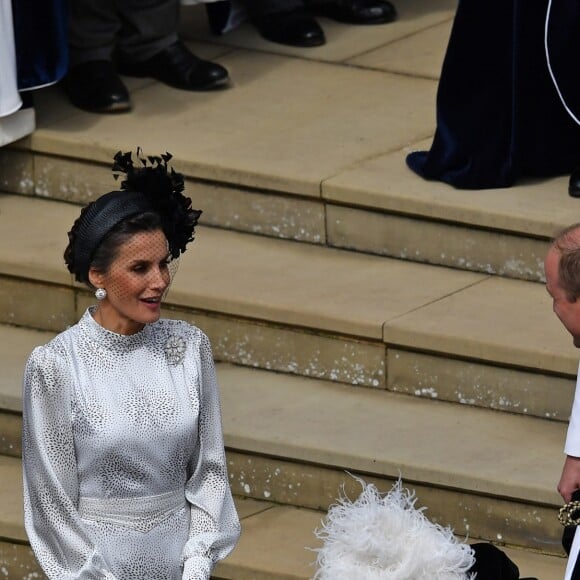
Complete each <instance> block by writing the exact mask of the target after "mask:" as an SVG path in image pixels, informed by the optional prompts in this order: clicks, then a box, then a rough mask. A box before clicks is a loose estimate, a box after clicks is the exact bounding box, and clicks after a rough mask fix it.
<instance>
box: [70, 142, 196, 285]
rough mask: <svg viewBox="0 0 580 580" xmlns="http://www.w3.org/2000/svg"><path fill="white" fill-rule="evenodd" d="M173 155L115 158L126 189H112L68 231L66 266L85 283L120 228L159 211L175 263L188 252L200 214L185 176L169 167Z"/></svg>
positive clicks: (121, 155) (116, 171)
mask: <svg viewBox="0 0 580 580" xmlns="http://www.w3.org/2000/svg"><path fill="white" fill-rule="evenodd" d="M171 158H172V155H171V154H170V153H165V154H162V155H159V156H147V157H144V156H142V155H141V150H140V149H137V159H138V164H137V166H135V164H134V163H133V157H132V152H130V151H129V152H126V153H123V152H121V151H119V152H118V153H117V154H116V155H115V157H114V163H113V167H112V170H113V173H114V177H115V179H118V178H119V176H120V175H121V174H123V179H122V181H121V189H120V191H111V192H109V193H106V194H105V195H103V196H101V197H99V198H98V199H96V200H95V201H94V202H92V203H90V204H89V205H87V206H86V207H85V208H83V210H82V211H81V215H80V216H79V217H78V219H77V220H76V221H75V223H74V225H73V227H72V229H71V231H70V232H69V233H68V236H69V245H68V247H67V249H66V250H65V254H64V257H65V262H66V264H67V267H68V269H69V271H70V272H71V273H73V274H74V275H75V278H76V279H77V280H78V281H80V282H87V280H88V272H89V268H90V266H91V261H92V258H93V256H94V254H95V250H96V249H97V248H98V246H99V245H100V244H101V242H102V241H103V240H104V238H105V237H106V236H107V234H108V233H109V232H111V231H112V230H113V229H114V228H115V227H116V226H117V225H118V224H120V223H121V222H123V221H124V220H126V219H128V218H131V217H133V216H135V215H138V214H141V213H149V212H152V213H155V214H157V216H158V217H159V220H160V222H161V228H162V229H163V233H164V234H165V237H166V238H167V241H168V244H169V253H170V256H171V259H172V260H173V259H176V258H178V257H179V256H180V254H181V253H183V252H185V250H186V248H187V244H188V243H189V242H191V241H193V239H194V230H195V226H196V225H197V222H198V220H199V216H200V215H201V211H200V210H196V209H192V207H191V199H190V198H189V197H186V196H185V195H184V194H183V191H184V178H183V175H182V174H181V173H177V172H176V171H175V170H174V169H173V168H172V167H169V166H168V162H169V161H170V160H171Z"/></svg>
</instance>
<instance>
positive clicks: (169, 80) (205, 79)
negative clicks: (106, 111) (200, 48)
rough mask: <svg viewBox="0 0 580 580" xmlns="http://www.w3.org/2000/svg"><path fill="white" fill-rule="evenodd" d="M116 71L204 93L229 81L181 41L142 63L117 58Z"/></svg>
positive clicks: (218, 67)
mask: <svg viewBox="0 0 580 580" xmlns="http://www.w3.org/2000/svg"><path fill="white" fill-rule="evenodd" d="M118 69H119V72H120V73H121V74H124V75H128V76H131V77H150V78H153V79H157V80H158V81H161V82H162V83H165V84H166V85H169V86H171V87H175V88H177V89H184V90H186V91H207V90H211V89H215V88H218V87H222V86H224V85H225V84H227V83H228V81H229V74H228V71H227V70H226V69H225V68H224V67H223V66H221V65H219V64H216V63H214V62H210V61H209V60H202V59H201V58H198V57H197V56H195V54H193V53H192V52H191V51H190V50H189V49H188V48H187V46H185V44H183V42H181V41H177V42H175V43H174V44H172V45H171V46H168V47H167V48H166V49H164V50H162V51H161V52H158V53H157V54H156V55H154V56H152V57H151V58H149V59H147V60H145V61H141V62H128V61H123V60H122V59H120V60H119V62H118Z"/></svg>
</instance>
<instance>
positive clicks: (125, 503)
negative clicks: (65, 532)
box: [78, 489, 186, 533]
mask: <svg viewBox="0 0 580 580" xmlns="http://www.w3.org/2000/svg"><path fill="white" fill-rule="evenodd" d="M184 507H186V501H185V491H184V490H183V489H177V490H175V491H170V492H167V493H160V494H158V495H147V496H140V497H123V498H97V497H81V498H80V499H79V508H78V509H79V515H80V516H81V518H83V519H84V520H90V521H95V522H100V523H102V522H109V523H112V524H115V525H118V526H124V527H126V528H131V529H132V530H137V531H139V532H144V533H145V532H148V531H150V530H151V529H153V528H154V527H155V526H156V525H158V524H159V523H161V522H162V521H163V520H165V519H166V518H168V517H169V516H171V515H172V514H174V513H176V512H178V511H179V510H181V509H182V508H184Z"/></svg>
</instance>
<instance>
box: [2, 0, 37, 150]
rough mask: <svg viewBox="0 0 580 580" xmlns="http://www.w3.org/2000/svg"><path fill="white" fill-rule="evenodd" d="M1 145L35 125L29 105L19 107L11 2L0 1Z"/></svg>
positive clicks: (17, 137)
mask: <svg viewBox="0 0 580 580" xmlns="http://www.w3.org/2000/svg"><path fill="white" fill-rule="evenodd" d="M0 79H2V81H1V82H0V147H2V146H3V145H7V144H8V143H12V142H13V141H16V140H18V139H21V138H22V137H24V136H26V135H29V134H30V133H32V132H33V131H34V128H35V117H34V111H33V110H32V109H24V110H22V111H20V110H19V109H20V107H21V106H22V100H21V99H20V95H19V94H18V85H17V78H16V50H15V47H14V26H13V19H12V3H11V2H9V1H5V2H0Z"/></svg>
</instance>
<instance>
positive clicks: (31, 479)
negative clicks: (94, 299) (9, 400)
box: [23, 346, 115, 580]
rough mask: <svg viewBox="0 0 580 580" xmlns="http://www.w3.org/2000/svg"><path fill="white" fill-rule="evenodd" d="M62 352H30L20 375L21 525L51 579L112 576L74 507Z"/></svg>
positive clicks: (67, 382) (69, 415)
mask: <svg viewBox="0 0 580 580" xmlns="http://www.w3.org/2000/svg"><path fill="white" fill-rule="evenodd" d="M66 361H67V359H66V355H64V354H61V353H58V352H57V351H56V350H55V349H54V348H51V347H49V346H45V347H38V348H36V349H35V350H34V351H33V353H32V354H31V356H30V358H29V360H28V363H27V366H26V370H25V377H24V403H23V405H24V408H23V418H24V421H23V466H24V516H25V526H26V531H27V534H28V537H29V539H30V543H31V545H32V548H33V550H34V553H35V555H36V557H37V559H38V561H39V563H40V565H41V567H42V569H43V570H44V572H45V573H46V575H47V576H48V577H49V578H50V579H51V580H52V579H54V580H56V579H58V580H95V579H97V578H100V579H106V580H115V576H114V575H113V574H112V573H111V571H110V569H109V567H108V565H107V563H106V562H105V560H104V559H103V557H102V556H101V555H100V554H99V552H98V550H97V549H96V547H95V546H94V545H93V543H92V542H91V540H90V538H89V536H88V534H87V533H86V531H85V529H83V522H82V520H81V518H80V517H79V514H78V511H77V505H78V496H79V489H78V476H77V464H76V456H75V448H74V441H73V433H72V412H73V409H72V398H71V391H72V379H71V374H70V371H69V370H68V366H67V362H66Z"/></svg>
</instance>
